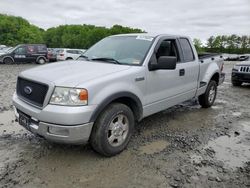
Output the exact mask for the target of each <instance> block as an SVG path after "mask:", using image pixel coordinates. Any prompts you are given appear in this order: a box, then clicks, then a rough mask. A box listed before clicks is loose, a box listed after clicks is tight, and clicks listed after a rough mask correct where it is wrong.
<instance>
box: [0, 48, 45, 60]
mask: <svg viewBox="0 0 250 188" xmlns="http://www.w3.org/2000/svg"><path fill="white" fill-rule="evenodd" d="M0 62H3V63H5V64H12V63H22V62H36V63H38V64H44V63H46V62H47V47H46V45H44V44H21V45H18V46H16V47H14V48H12V49H10V50H9V51H8V52H6V53H5V54H2V55H0Z"/></svg>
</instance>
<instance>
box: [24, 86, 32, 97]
mask: <svg viewBox="0 0 250 188" xmlns="http://www.w3.org/2000/svg"><path fill="white" fill-rule="evenodd" d="M24 93H26V94H27V95H30V94H31V93H32V88H31V87H29V86H25V87H24Z"/></svg>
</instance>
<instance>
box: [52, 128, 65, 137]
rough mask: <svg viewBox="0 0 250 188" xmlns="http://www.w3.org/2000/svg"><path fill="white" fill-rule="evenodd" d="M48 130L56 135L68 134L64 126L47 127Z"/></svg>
mask: <svg viewBox="0 0 250 188" xmlns="http://www.w3.org/2000/svg"><path fill="white" fill-rule="evenodd" d="M48 132H49V133H50V134H54V135H58V136H69V130H68V129H64V128H58V127H49V129H48Z"/></svg>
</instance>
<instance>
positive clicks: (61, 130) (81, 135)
mask: <svg viewBox="0 0 250 188" xmlns="http://www.w3.org/2000/svg"><path fill="white" fill-rule="evenodd" d="M15 116H16V119H17V120H18V118H19V113H18V111H17V110H16V108H15ZM92 127H93V123H85V124H82V125H74V126H69V125H66V126H64V125H56V124H51V123H45V122H41V121H38V120H37V119H35V118H33V117H31V123H30V125H29V126H28V127H24V128H26V129H27V130H29V131H30V132H32V133H34V134H37V135H39V136H42V137H44V138H45V139H47V140H50V141H53V142H57V143H65V144H84V143H87V142H88V140H89V137H90V134H91V130H92Z"/></svg>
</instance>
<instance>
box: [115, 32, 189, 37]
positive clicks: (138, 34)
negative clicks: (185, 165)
mask: <svg viewBox="0 0 250 188" xmlns="http://www.w3.org/2000/svg"><path fill="white" fill-rule="evenodd" d="M113 36H148V37H153V38H155V37H158V36H166V37H173V38H179V37H185V38H189V37H188V36H185V35H171V34H159V33H128V34H118V35H113ZM111 37H112V36H111Z"/></svg>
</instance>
